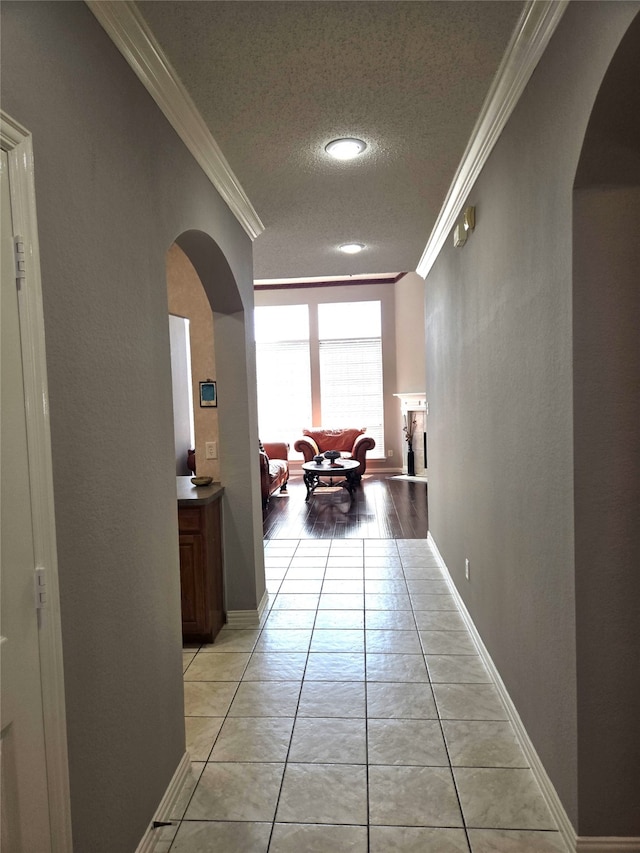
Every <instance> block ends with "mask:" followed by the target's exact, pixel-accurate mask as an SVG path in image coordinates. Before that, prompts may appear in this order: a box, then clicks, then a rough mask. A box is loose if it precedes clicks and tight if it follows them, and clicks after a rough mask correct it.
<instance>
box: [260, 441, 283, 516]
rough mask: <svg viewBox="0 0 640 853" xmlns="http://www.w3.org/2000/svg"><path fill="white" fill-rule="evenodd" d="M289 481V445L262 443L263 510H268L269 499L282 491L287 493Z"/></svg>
mask: <svg viewBox="0 0 640 853" xmlns="http://www.w3.org/2000/svg"><path fill="white" fill-rule="evenodd" d="M288 481H289V445H288V444H286V443H285V442H284V441H271V442H265V444H263V443H262V442H260V491H261V493H262V508H263V509H266V507H267V504H268V503H269V498H270V497H271V495H272V494H273V493H274V492H275V491H276V489H280V491H281V492H286V491H287V483H288Z"/></svg>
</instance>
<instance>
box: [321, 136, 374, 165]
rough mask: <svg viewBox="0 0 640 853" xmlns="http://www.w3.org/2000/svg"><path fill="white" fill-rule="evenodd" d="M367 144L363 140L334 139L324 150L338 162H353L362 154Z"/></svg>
mask: <svg viewBox="0 0 640 853" xmlns="http://www.w3.org/2000/svg"><path fill="white" fill-rule="evenodd" d="M366 147H367V143H366V142H363V141H362V139H352V138H349V139H334V140H332V141H331V142H329V144H328V145H325V148H324V150H325V151H326V152H327V154H330V155H331V156H332V157H334V158H335V159H336V160H353V158H354V157H357V156H358V154H362V152H363V151H364V149H365V148H366Z"/></svg>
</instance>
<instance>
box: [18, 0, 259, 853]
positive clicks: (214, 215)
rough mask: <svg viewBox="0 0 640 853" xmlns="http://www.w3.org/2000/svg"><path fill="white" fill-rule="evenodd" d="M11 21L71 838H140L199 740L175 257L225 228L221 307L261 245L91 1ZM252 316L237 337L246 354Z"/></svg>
mask: <svg viewBox="0 0 640 853" xmlns="http://www.w3.org/2000/svg"><path fill="white" fill-rule="evenodd" d="M2 35H3V43H2V72H3V73H2V104H3V108H4V109H5V110H6V111H7V112H8V113H9V114H10V115H11V116H13V117H14V118H15V119H17V120H18V121H20V122H21V123H22V124H24V125H25V126H26V127H27V128H28V129H29V130H30V131H31V132H32V133H33V140H34V152H35V181H36V194H37V204H38V226H39V234H40V249H41V258H42V281H43V298H44V319H45V330H46V346H47V361H48V377H49V389H50V401H51V432H52V452H53V474H54V491H55V501H56V525H57V539H58V563H59V570H60V589H61V608H62V628H63V647H64V667H65V688H66V702H67V721H68V732H69V761H70V774H71V796H72V820H73V832H74V849H75V850H77V851H79V853H85V851H91V853H114V852H115V851H118V853H130V851H133V850H135V848H136V846H137V844H138V842H139V840H140V838H141V837H142V834H143V832H144V831H145V828H146V826H147V823H148V821H149V820H150V818H151V817H152V814H153V812H154V810H155V808H156V806H157V804H158V802H159V800H160V798H161V796H162V795H163V793H164V791H165V789H166V787H167V784H168V782H169V780H170V779H171V776H172V774H173V773H174V770H175V768H176V765H177V763H178V761H179V759H180V757H181V756H182V754H183V752H184V725H183V707H182V678H181V660H180V658H181V655H180V647H181V642H180V604H179V601H180V596H179V575H178V541H177V512H176V500H175V470H174V465H173V440H172V414H171V412H172V409H171V381H170V360H169V335H168V323H167V313H168V307H167V288H166V270H165V255H166V252H167V250H168V248H169V247H170V246H171V244H172V243H173V242H174V241H175V240H176V238H177V237H178V235H181V234H182V233H183V232H185V231H187V230H189V229H200V230H201V232H203V233H204V234H206V233H208V234H210V235H212V236H213V237H214V238H215V240H216V242H217V243H218V245H219V246H220V247H221V249H222V251H223V252H224V256H226V260H227V271H228V275H227V278H226V279H225V278H224V277H223V276H221V277H218V278H216V279H215V280H214V279H213V278H212V277H211V276H209V278H210V279H211V280H207V283H206V287H207V288H208V293H209V296H210V301H211V303H212V305H213V306H214V310H226V307H227V306H236V307H234V310H236V311H238V308H237V303H239V304H240V308H242V304H243V302H244V305H245V306H246V307H247V310H249V311H250V310H251V306H252V302H253V293H252V264H251V246H250V242H249V239H248V237H247V236H246V234H245V233H244V231H243V230H242V229H241V228H240V226H239V225H238V223H237V221H236V220H235V218H234V217H233V216H232V215H231V213H230V212H229V211H228V209H227V208H226V206H225V205H224V203H223V202H222V201H221V199H220V198H219V196H218V195H217V194H216V193H215V191H214V190H213V188H212V187H211V185H210V183H209V182H208V181H207V180H206V179H205V177H204V175H203V173H202V171H201V170H200V168H199V167H198V166H197V164H196V163H195V162H194V161H193V159H192V158H191V156H190V155H189V154H188V152H187V151H186V149H185V148H184V146H183V145H182V143H181V142H180V141H179V139H178V137H177V136H176V134H175V133H174V131H173V130H172V129H171V128H170V127H169V125H168V124H167V122H166V121H165V119H164V118H163V117H162V115H161V114H160V112H159V110H158V109H157V108H156V106H155V104H154V103H153V101H152V100H151V98H150V97H149V95H148V94H147V93H146V91H145V90H144V89H143V87H142V86H141V85H140V84H139V83H138V81H137V79H136V78H135V77H134V75H133V73H132V72H131V71H130V69H129V67H128V66H127V65H126V63H125V61H124V59H122V57H121V56H120V54H119V53H118V51H117V50H116V48H115V47H114V46H113V44H112V43H111V42H110V40H109V39H108V38H107V36H106V35H105V33H104V32H103V30H102V29H101V27H100V25H99V24H98V23H97V22H96V20H95V19H94V17H93V16H92V14H91V13H90V12H89V10H88V9H87V7H86V6H85V5H84V4H83V3H76V2H72V3H64V2H61V3H11V2H8V3H3V4H2ZM200 277H201V279H202V278H203V276H202V274H201V275H200ZM229 279H230V280H231V285H233V287H231V286H230V284H229ZM233 279H235V282H236V283H237V285H236V284H233ZM223 286H226V287H227V291H229V292H223ZM234 289H235V293H236V296H235V300H234V298H233V294H232V293H231V292H230V291H232V290H234ZM238 289H239V291H240V295H238ZM216 300H218V307H217V309H216ZM221 305H222V306H225V307H220V306H221ZM240 317H241V318H242V311H241V310H240ZM239 327H240V330H241V334H240V335H237V336H235V338H232V339H228V338H227V339H226V340H225V343H226V345H227V346H228V349H229V353H228V358H229V359H230V360H233V359H234V356H235V358H236V360H238V361H239V362H241V363H246V361H247V351H246V346H247V345H246V339H245V335H244V332H243V331H242V330H243V327H244V321H243V319H241V321H240V323H239ZM218 367H219V369H220V365H219V362H218ZM249 381H250V368H249V369H248V370H247V369H245V370H244V378H243V377H242V376H241V377H240V385H239V386H238V389H237V391H236V393H237V394H238V396H239V398H240V402H242V398H243V396H244V398H245V400H244V405H240V406H239V410H240V415H239V416H238V418H237V420H236V413H235V412H234V410H233V408H232V407H231V406H228V407H227V409H226V410H225V418H226V421H227V425H226V427H225V429H226V432H225V435H226V436H228V438H227V441H228V442H229V444H230V446H231V451H230V452H231V455H232V456H233V459H234V461H235V466H236V467H235V469H234V472H233V478H232V480H233V482H232V483H231V488H230V489H229V492H228V493H226V494H225V507H224V509H225V523H229V524H230V525H231V526H232V527H234V528H237V527H242V531H243V543H242V549H240V548H239V547H236V549H235V550H233V549H234V542H233V538H231V541H230V548H231V559H230V564H231V565H230V569H231V570H232V571H233V572H234V577H235V580H234V584H235V586H236V587H242V588H243V591H244V594H245V595H246V596H247V598H249V599H255V597H256V585H257V583H258V580H257V577H256V576H257V575H259V574H260V572H259V569H260V565H259V563H257V562H256V554H257V552H258V551H259V548H260V545H261V538H260V534H259V532H258V541H257V542H255V541H254V538H255V534H256V524H255V522H254V519H253V517H252V512H253V510H254V508H256V509H257V513H256V514H257V518H258V528H257V529H258V531H259V518H260V514H259V506H260V503H259V483H258V480H257V462H253V461H252V456H250V454H249V452H248V450H249V446H251V448H254V447H255V436H256V435H257V427H256V420H255V411H254V410H253V409H252V407H251V403H250V402H249V403H247V401H246V397H247V395H248V394H249V391H248V387H249V385H248V383H249ZM251 387H253V386H251ZM219 417H220V419H221V420H222V417H221V416H220V415H219ZM234 422H235V429H233V424H234ZM242 448H244V452H242ZM252 537H253V538H252ZM262 583H263V582H262ZM261 593H262V590H260V591H259V594H261Z"/></svg>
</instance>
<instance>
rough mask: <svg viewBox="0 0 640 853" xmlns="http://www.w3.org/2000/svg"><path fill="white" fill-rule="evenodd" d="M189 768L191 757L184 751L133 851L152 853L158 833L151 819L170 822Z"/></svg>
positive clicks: (157, 839)
mask: <svg viewBox="0 0 640 853" xmlns="http://www.w3.org/2000/svg"><path fill="white" fill-rule="evenodd" d="M190 770H191V757H190V755H189V753H188V752H185V754H184V755H183V756H182V758H181V759H180V763H179V764H178V766H177V768H176V772H175V773H174V774H173V776H172V778H171V781H170V782H169V786H168V787H167V790H166V791H165V793H164V796H163V797H162V799H161V800H160V805H159V806H158V808H157V809H156V813H155V814H154V816H153V819H152V821H151V823H150V824H149V826H148V827H147V831H146V832H145V834H144V835H143V836H142V838H141V839H140V844H138V846H137V847H136V851H135V853H153V851H154V850H155V849H156V845H157V843H158V841H159V836H160V833H159V832H158V829H157V828H156V829H154V827H153V821H161V822H163V823H165V822H166V823H170V822H171V818H170V817H169V816H170V815H171V812H172V810H173V807H174V805H175V804H176V802H177V801H178V797H179V796H180V793H181V791H182V788H183V787H184V784H185V782H186V781H187V777H188V776H189V771H190ZM176 823H177V822H176ZM176 828H177V827H176Z"/></svg>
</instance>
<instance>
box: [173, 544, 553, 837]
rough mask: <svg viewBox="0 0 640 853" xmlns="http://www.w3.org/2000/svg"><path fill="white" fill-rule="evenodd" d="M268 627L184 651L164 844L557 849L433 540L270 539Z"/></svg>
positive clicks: (227, 632) (267, 554)
mask: <svg viewBox="0 0 640 853" xmlns="http://www.w3.org/2000/svg"><path fill="white" fill-rule="evenodd" d="M265 560H266V568H267V579H268V589H269V593H270V610H269V611H268V615H266V618H265V619H264V620H263V624H262V626H261V628H260V629H255V630H230V629H227V628H225V629H223V630H222V632H221V633H220V634H219V636H218V637H217V638H216V642H215V643H214V644H213V645H211V646H205V647H202V648H200V649H199V650H198V649H191V650H185V653H184V661H185V674H184V678H185V706H186V732H187V745H188V749H189V752H190V755H191V758H192V767H191V778H190V782H189V785H188V786H187V787H186V788H185V790H184V792H183V796H182V797H181V799H180V802H179V803H178V804H177V805H176V807H175V810H174V813H173V814H172V816H171V817H172V820H173V822H174V825H173V826H172V827H167V828H166V829H164V830H163V833H164V835H163V839H164V840H163V842H162V844H161V846H160V847H158V848H157V849H158V850H170V851H171V853H267V851H269V853H343V851H351V853H470V851H472V853H494V851H496V853H561V851H562V853H564V851H565V848H564V846H563V844H562V840H561V837H560V835H559V834H558V832H556V831H555V826H554V822H553V819H552V818H551V815H550V814H549V812H548V810H547V807H546V805H545V802H544V800H543V798H542V796H541V794H540V791H539V789H538V786H537V784H536V782H535V780H534V777H533V775H532V773H531V771H530V770H529V768H528V766H527V761H526V759H525V756H524V754H523V752H522V750H521V748H520V746H519V744H518V742H517V739H516V736H515V733H514V730H513V728H512V726H511V724H510V723H509V722H508V718H507V714H506V712H505V709H504V707H503V704H502V702H501V699H500V696H499V694H498V692H497V690H496V688H495V686H494V685H493V684H492V682H491V678H490V676H489V674H488V672H487V670H486V669H485V667H484V665H483V663H482V660H481V658H480V657H479V656H478V652H477V649H476V646H475V644H474V642H473V640H472V638H471V636H470V634H469V633H468V632H467V629H466V627H465V624H464V622H463V619H462V617H461V615H460V613H459V612H458V610H457V607H456V602H455V599H454V598H453V596H452V595H451V593H450V589H449V586H448V583H447V581H446V580H445V578H444V576H443V574H442V572H441V570H440V568H439V566H438V562H437V560H436V558H435V556H434V554H433V553H432V552H431V550H430V545H429V543H428V541H427V540H420V539H418V540H416V539H406V540H394V539H386V540H384V539H378V540H369V539H365V540H363V539H347V540H345V539H339V540H336V539H334V540H270V541H268V542H267V543H266V544H265Z"/></svg>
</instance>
